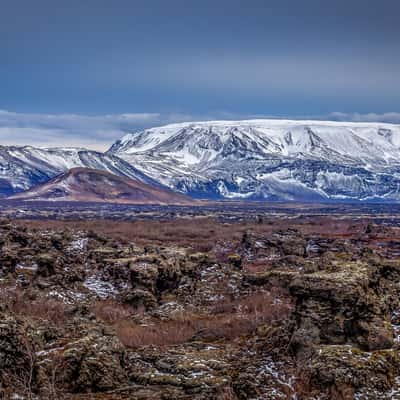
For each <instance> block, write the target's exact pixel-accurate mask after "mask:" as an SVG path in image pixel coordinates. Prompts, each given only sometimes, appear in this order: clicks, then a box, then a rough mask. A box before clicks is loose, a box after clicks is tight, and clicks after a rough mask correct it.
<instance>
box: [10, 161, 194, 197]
mask: <svg viewBox="0 0 400 400" xmlns="http://www.w3.org/2000/svg"><path fill="white" fill-rule="evenodd" d="M10 199H14V200H40V201H46V200H48V201H81V202H107V203H126V204H181V205H184V204H193V203H195V201H194V200H192V199H190V198H189V197H187V196H184V195H182V194H179V193H174V192H173V191H172V190H170V189H167V188H161V187H160V186H152V185H149V184H146V183H143V182H141V181H139V180H137V179H131V178H127V177H122V176H117V175H114V174H111V173H109V172H107V171H100V170H96V169H90V168H73V169H71V170H69V171H68V172H66V173H63V174H61V175H59V176H57V177H55V178H53V179H51V180H50V181H49V182H47V183H44V184H42V185H38V186H35V187H34V188H32V189H30V190H28V191H26V192H22V193H18V194H15V195H13V196H11V197H10Z"/></svg>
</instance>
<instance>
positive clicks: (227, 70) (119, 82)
mask: <svg viewBox="0 0 400 400" xmlns="http://www.w3.org/2000/svg"><path fill="white" fill-rule="evenodd" d="M399 15H400V2H399V1H398V0H380V1H378V0H346V1H345V0H334V1H330V2H326V1H321V0H279V1H278V0H273V1H270V0H246V1H243V0H201V1H200V0H68V1H54V0H51V1H50V0H35V1H32V0H1V1H0V110H1V111H0V144H18V145H20V144H33V145H39V146H54V145H62V146H65V145H70V146H87V147H90V148H96V149H100V150H102V149H105V148H107V147H108V146H109V145H110V144H111V143H112V141H114V140H116V139H118V138H119V137H120V136H122V135H123V134H124V133H126V132H129V131H135V130H140V129H143V128H146V127H151V126H155V125H161V124H164V123H169V122H178V121H179V122H181V121H186V120H188V121H189V120H204V119H243V118H253V117H258V116H262V117H269V116H274V117H288V118H303V117H313V118H316V119H322V118H329V119H343V120H347V119H348V120H360V121H361V120H367V121H371V120H376V121H385V122H393V123H400V73H399V71H400V23H399Z"/></svg>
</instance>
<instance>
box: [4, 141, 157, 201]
mask: <svg viewBox="0 0 400 400" xmlns="http://www.w3.org/2000/svg"><path fill="white" fill-rule="evenodd" d="M75 167H86V168H94V169H99V170H105V171H108V172H110V173H113V174H116V175H120V176H127V177H129V178H134V179H137V180H140V181H142V182H148V183H153V181H152V179H151V178H148V177H147V176H145V175H144V174H143V173H142V172H140V171H139V170H137V169H136V168H134V167H133V166H131V165H130V164H129V163H127V162H126V161H124V160H122V159H120V158H118V157H116V156H113V155H112V154H103V153H100V152H96V151H89V150H85V149H76V148H53V149H40V148H35V147H31V146H25V147H13V146H10V147H8V146H0V196H9V195H11V194H13V193H17V192H21V191H24V190H27V189H29V188H31V187H33V186H35V185H38V184H41V183H44V182H47V181H48V180H50V179H51V178H53V177H54V176H56V175H59V174H61V173H63V172H65V171H68V170H69V169H71V168H75Z"/></svg>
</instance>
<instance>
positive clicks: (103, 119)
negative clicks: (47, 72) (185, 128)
mask: <svg viewBox="0 0 400 400" xmlns="http://www.w3.org/2000/svg"><path fill="white" fill-rule="evenodd" d="M187 119H189V120H190V119H191V118H190V116H187V115H181V114H166V115H162V114H159V113H130V114H110V115H80V114H24V113H15V112H10V111H4V110H0V144H3V145H19V146H21V145H33V146H42V147H54V146H71V147H72V146H73V147H76V146H79V147H88V148H91V149H95V150H105V149H107V148H108V147H109V146H110V145H111V144H112V142H113V141H115V140H117V139H119V138H120V137H121V136H122V135H124V134H125V133H127V132H132V131H135V130H141V129H143V128H147V127H151V126H156V125H162V124H166V123H170V122H176V121H184V120H187Z"/></svg>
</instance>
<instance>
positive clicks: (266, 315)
mask: <svg viewBox="0 0 400 400" xmlns="http://www.w3.org/2000/svg"><path fill="white" fill-rule="evenodd" d="M118 309H119V306H116V310H118ZM210 311H211V313H210V314H208V315H204V314H201V315H197V314H191V313H182V314H181V315H179V316H177V317H175V319H171V320H169V321H156V322H153V323H152V324H147V325H141V324H138V323H135V322H133V321H132V320H131V319H129V318H125V319H122V320H115V322H113V323H112V325H113V327H114V329H115V331H116V334H117V335H118V337H119V339H120V340H121V342H122V343H123V344H124V345H125V346H127V347H131V348H140V347H143V346H147V345H155V346H170V345H175V344H181V343H185V342H188V341H191V340H194V339H201V340H207V341H215V340H219V339H234V338H236V337H239V336H243V335H249V334H252V333H254V331H255V330H256V329H257V327H258V326H260V325H262V324H272V323H276V322H282V321H283V320H285V319H286V318H287V317H288V316H289V314H290V313H291V311H292V304H291V303H290V302H289V301H288V299H287V298H283V297H279V298H278V297H276V294H273V293H270V292H268V293H266V292H260V293H255V294H253V295H251V296H248V297H246V298H244V299H241V300H238V301H235V302H224V303H221V304H220V305H218V306H217V307H214V308H213V309H212V310H210ZM111 314H113V313H111ZM116 315H118V311H116ZM109 320H110V319H109Z"/></svg>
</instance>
